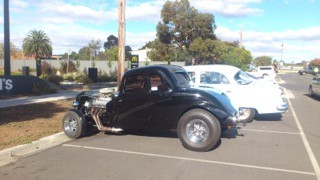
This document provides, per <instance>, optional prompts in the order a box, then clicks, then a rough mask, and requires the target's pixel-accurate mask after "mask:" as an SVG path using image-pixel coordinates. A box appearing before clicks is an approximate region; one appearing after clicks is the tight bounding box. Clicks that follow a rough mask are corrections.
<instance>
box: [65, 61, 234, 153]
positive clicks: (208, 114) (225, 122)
mask: <svg viewBox="0 0 320 180" xmlns="http://www.w3.org/2000/svg"><path fill="white" fill-rule="evenodd" d="M100 98H101V97H100V96H96V95H94V94H93V93H92V92H82V93H80V94H79V95H78V96H77V98H76V103H75V105H74V107H75V108H76V109H71V110H69V111H68V112H67V114H66V116H65V117H64V119H63V128H64V131H65V133H66V134H67V135H68V136H69V137H71V138H78V137H80V136H82V135H84V133H85V124H86V123H87V122H88V121H91V122H93V123H95V124H96V125H97V127H98V128H99V130H101V131H122V130H131V129H163V130H172V129H173V130H177V133H178V136H179V139H180V140H181V142H182V144H183V145H184V146H185V147H186V148H188V149H191V150H196V151H206V150H209V149H211V148H212V147H213V146H214V145H215V144H216V143H217V142H218V140H219V139H220V134H221V129H224V128H226V127H230V126H232V125H234V124H235V123H236V122H237V120H238V119H237V117H238V116H237V111H236V110H235V109H234V108H233V106H232V105H231V104H230V100H229V98H228V97H227V96H226V95H224V94H223V93H221V92H215V91H214V90H205V91H204V90H201V89H195V88H191V86H190V79H189V76H188V74H187V73H186V72H185V70H184V69H183V68H182V67H179V66H170V65H156V66H148V67H140V68H135V69H133V70H130V71H128V72H126V73H125V75H124V76H123V78H122V82H121V85H120V88H119V90H118V91H117V92H116V93H114V94H113V95H111V97H110V99H108V100H105V101H104V100H102V101H101V100H100Z"/></svg>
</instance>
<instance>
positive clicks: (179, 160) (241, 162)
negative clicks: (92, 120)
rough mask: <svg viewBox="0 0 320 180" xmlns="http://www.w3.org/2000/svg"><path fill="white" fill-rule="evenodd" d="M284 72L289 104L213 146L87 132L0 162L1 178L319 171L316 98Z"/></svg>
mask: <svg viewBox="0 0 320 180" xmlns="http://www.w3.org/2000/svg"><path fill="white" fill-rule="evenodd" d="M283 78H284V79H286V78H288V79H286V82H287V83H289V85H288V86H287V87H286V88H287V89H288V93H287V94H288V99H289V105H290V109H289V111H288V112H287V113H285V114H282V116H279V115H265V116H258V117H257V118H256V119H255V120H254V121H253V122H252V123H250V124H247V125H246V126H244V127H242V126H240V127H239V128H238V129H229V130H227V131H225V132H224V133H223V134H222V138H221V142H220V144H219V145H218V146H217V147H216V148H215V149H214V150H212V151H209V152H205V153H199V152H192V151H189V150H187V149H185V148H184V147H183V146H182V145H181V143H180V141H179V139H178V138H177V135H176V134H175V133H174V132H148V131H147V132H136V133H130V134H122V135H114V134H104V133H93V134H91V135H90V136H87V137H84V138H81V139H78V140H73V141H70V142H67V143H65V144H63V145H61V146H57V147H55V148H51V149H49V150H47V151H44V152H41V153H38V154H35V155H33V156H29V157H26V158H21V159H19V160H18V161H16V162H14V163H11V164H9V165H7V166H4V167H1V168H0V179H17V178H21V177H24V179H61V178H63V179H195V178H196V179H237V180H241V179H243V180H245V179H246V180H247V179H299V180H301V179H306V180H308V179H310V180H311V179H313V180H315V179H319V173H320V171H319V165H318V162H319V157H320V154H319V152H318V150H319V149H318V147H319V145H320V143H319V137H320V136H319V134H320V133H319V131H318V130H319V126H316V125H318V124H319V123H318V122H316V121H317V119H318V117H319V113H320V112H317V109H318V107H319V103H320V101H319V100H317V99H313V98H310V97H307V96H306V95H305V94H304V90H303V89H300V87H298V86H295V85H294V84H290V83H291V81H292V82H293V83H295V81H293V80H292V78H297V77H296V76H295V75H292V77H291V75H286V76H284V77H283ZM299 78H305V77H299ZM305 83H306V84H307V80H306V82H305ZM291 86H292V87H291ZM301 87H304V86H301ZM290 89H291V90H290ZM309 105H311V106H312V107H311V109H310V108H304V109H303V110H301V107H309ZM313 106H315V107H313ZM312 108H314V109H312ZM314 111H316V112H314ZM306 121H309V122H315V123H313V126H311V125H309V124H310V123H308V122H306ZM314 126H316V127H314Z"/></svg>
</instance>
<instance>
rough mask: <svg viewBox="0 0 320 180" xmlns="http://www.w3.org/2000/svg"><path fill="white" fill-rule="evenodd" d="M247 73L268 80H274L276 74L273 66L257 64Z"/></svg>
mask: <svg viewBox="0 0 320 180" xmlns="http://www.w3.org/2000/svg"><path fill="white" fill-rule="evenodd" d="M248 73H249V74H252V75H254V76H256V77H258V78H262V79H270V80H274V79H275V78H276V75H277V74H276V71H275V69H274V67H273V66H258V67H256V68H253V69H252V70H251V71H249V72H248Z"/></svg>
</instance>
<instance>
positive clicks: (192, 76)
mask: <svg viewBox="0 0 320 180" xmlns="http://www.w3.org/2000/svg"><path fill="white" fill-rule="evenodd" d="M188 75H189V77H190V79H191V82H193V83H195V82H196V73H195V72H188Z"/></svg>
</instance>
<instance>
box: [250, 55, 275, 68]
mask: <svg viewBox="0 0 320 180" xmlns="http://www.w3.org/2000/svg"><path fill="white" fill-rule="evenodd" d="M253 63H254V64H255V65H256V66H270V65H271V64H272V58H271V57H269V56H259V57H256V58H255V59H254V60H253Z"/></svg>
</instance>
